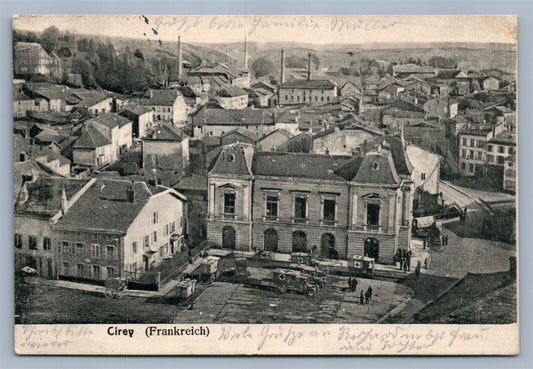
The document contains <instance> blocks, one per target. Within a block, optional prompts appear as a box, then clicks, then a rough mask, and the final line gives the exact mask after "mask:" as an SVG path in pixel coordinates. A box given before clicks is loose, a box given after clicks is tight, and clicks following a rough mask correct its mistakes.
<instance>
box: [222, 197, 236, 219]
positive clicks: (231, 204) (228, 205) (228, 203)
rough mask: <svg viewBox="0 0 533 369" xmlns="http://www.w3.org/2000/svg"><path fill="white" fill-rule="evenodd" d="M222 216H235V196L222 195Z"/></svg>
mask: <svg viewBox="0 0 533 369" xmlns="http://www.w3.org/2000/svg"><path fill="white" fill-rule="evenodd" d="M224 214H235V194H234V193H225V194H224Z"/></svg>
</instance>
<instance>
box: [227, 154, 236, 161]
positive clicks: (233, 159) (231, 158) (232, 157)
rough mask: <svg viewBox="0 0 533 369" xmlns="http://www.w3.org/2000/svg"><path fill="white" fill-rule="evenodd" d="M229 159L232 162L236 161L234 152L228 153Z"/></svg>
mask: <svg viewBox="0 0 533 369" xmlns="http://www.w3.org/2000/svg"><path fill="white" fill-rule="evenodd" d="M228 161H229V162H230V163H233V162H234V161H235V155H234V154H229V155H228Z"/></svg>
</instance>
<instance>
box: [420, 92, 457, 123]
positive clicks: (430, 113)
mask: <svg viewBox="0 0 533 369" xmlns="http://www.w3.org/2000/svg"><path fill="white" fill-rule="evenodd" d="M458 107H459V103H458V102H457V101H456V100H451V99H449V98H441V97H437V98H435V99H431V100H428V101H427V102H426V103H425V104H424V111H425V112H426V114H427V117H428V118H439V119H444V118H455V117H456V116H457V110H458Z"/></svg>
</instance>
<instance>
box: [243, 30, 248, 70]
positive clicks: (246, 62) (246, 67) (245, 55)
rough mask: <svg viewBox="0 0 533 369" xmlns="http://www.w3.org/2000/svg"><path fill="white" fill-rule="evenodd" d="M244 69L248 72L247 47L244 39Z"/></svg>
mask: <svg viewBox="0 0 533 369" xmlns="http://www.w3.org/2000/svg"><path fill="white" fill-rule="evenodd" d="M244 69H245V70H248V45H247V44H246V37H244Z"/></svg>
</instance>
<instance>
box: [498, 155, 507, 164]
mask: <svg viewBox="0 0 533 369" xmlns="http://www.w3.org/2000/svg"><path fill="white" fill-rule="evenodd" d="M504 160H505V158H504V157H503V156H498V164H503V162H504Z"/></svg>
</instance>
